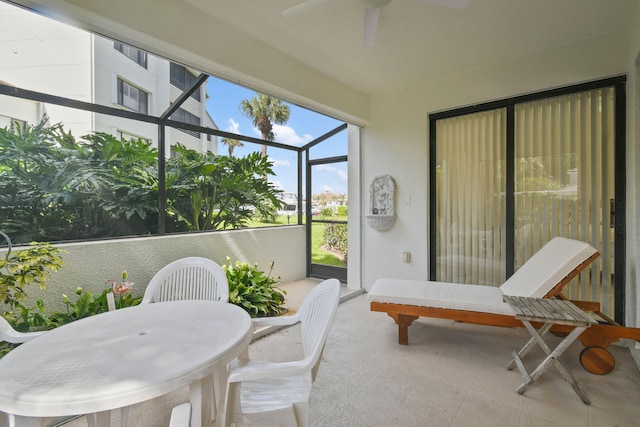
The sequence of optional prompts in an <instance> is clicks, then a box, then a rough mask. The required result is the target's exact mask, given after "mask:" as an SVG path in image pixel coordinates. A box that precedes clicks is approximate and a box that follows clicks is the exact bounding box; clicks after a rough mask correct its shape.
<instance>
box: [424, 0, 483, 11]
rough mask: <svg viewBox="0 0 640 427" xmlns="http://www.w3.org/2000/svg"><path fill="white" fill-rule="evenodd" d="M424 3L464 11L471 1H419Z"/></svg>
mask: <svg viewBox="0 0 640 427" xmlns="http://www.w3.org/2000/svg"><path fill="white" fill-rule="evenodd" d="M420 1H422V2H424V3H431V4H437V5H439V6H447V7H453V8H455V9H464V8H465V7H467V6H468V5H469V3H471V0H420Z"/></svg>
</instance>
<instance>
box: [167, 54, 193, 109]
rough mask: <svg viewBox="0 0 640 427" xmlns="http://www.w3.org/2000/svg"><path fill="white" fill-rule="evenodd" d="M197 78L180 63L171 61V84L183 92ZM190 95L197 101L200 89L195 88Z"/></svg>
mask: <svg viewBox="0 0 640 427" xmlns="http://www.w3.org/2000/svg"><path fill="white" fill-rule="evenodd" d="M197 78H198V76H197V75H195V74H193V73H192V72H191V71H189V70H187V69H186V68H185V67H183V66H182V65H180V64H176V63H175V62H172V63H171V84H172V85H174V86H175V87H177V88H178V89H180V90H181V91H183V92H184V91H185V90H187V89H189V88H190V87H191V86H193V83H194V82H195V81H196V79H197ZM191 97H192V98H193V99H195V100H197V101H200V90H196V91H195V92H194V93H192V94H191Z"/></svg>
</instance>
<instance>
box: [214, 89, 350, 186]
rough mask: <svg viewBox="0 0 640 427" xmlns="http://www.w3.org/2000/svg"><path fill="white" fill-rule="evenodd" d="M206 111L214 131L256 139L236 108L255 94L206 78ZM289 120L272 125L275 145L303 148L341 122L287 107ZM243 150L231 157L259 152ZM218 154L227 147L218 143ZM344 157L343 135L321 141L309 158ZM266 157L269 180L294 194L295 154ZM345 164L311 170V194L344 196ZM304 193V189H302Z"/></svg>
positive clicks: (255, 147)
mask: <svg viewBox="0 0 640 427" xmlns="http://www.w3.org/2000/svg"><path fill="white" fill-rule="evenodd" d="M207 92H208V94H209V99H208V100H207V110H208V112H209V114H210V115H211V117H212V118H213V120H214V121H215V123H216V124H217V125H218V128H219V129H220V130H223V131H227V132H233V133H237V134H241V135H246V136H251V137H254V138H260V137H261V135H260V132H259V131H258V130H257V129H256V128H255V127H254V126H253V123H252V121H251V118H249V117H247V116H245V115H244V113H243V112H242V110H241V109H240V103H241V101H242V100H243V99H251V98H253V97H254V96H256V92H255V91H254V90H251V89H247V88H245V87H242V86H238V85H236V84H233V83H229V82H227V81H225V80H222V79H217V78H214V77H210V78H209V79H208V81H207ZM289 107H290V111H291V113H290V117H289V121H288V122H287V123H286V124H285V125H274V127H273V131H274V134H275V142H280V143H283V144H288V145H292V146H296V147H300V146H303V145H305V144H307V143H308V142H310V141H313V140H314V139H315V138H318V137H320V136H322V135H324V134H325V133H327V132H329V131H331V130H333V129H335V128H336V127H338V126H340V125H341V124H342V123H343V122H341V121H339V120H335V119H333V118H331V117H327V116H324V115H322V114H318V113H315V112H313V111H310V110H307V109H305V108H301V107H298V106H296V105H293V104H289ZM244 144H245V146H244V147H238V148H236V149H235V150H234V152H233V155H234V156H242V155H246V154H247V153H249V152H252V151H260V149H261V146H260V145H256V144H250V143H244ZM218 152H219V153H220V154H227V146H226V145H223V144H220V145H219V147H218ZM346 154H347V132H346V131H343V132H340V133H339V134H338V135H335V136H333V137H332V138H330V139H328V140H326V141H323V142H321V143H320V144H318V145H317V146H316V147H314V148H312V149H311V158H312V159H317V158H325V157H333V156H339V155H346ZM267 155H268V156H269V159H270V160H271V161H272V162H273V164H274V167H273V169H274V172H275V173H276V176H273V177H270V179H271V180H272V181H273V182H274V183H275V184H276V185H278V186H279V187H280V188H281V189H282V190H284V191H286V192H296V191H297V168H298V160H297V157H298V156H297V153H296V152H295V151H289V150H282V149H276V148H272V147H268V148H267ZM346 168H347V165H346V163H337V164H330V165H319V166H315V167H314V169H313V172H312V173H313V188H312V192H313V194H318V193H325V192H331V193H337V194H347V170H346ZM302 190H303V192H304V188H303V189H302Z"/></svg>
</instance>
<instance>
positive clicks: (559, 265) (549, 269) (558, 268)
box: [500, 237, 597, 298]
mask: <svg viewBox="0 0 640 427" xmlns="http://www.w3.org/2000/svg"><path fill="white" fill-rule="evenodd" d="M596 252H597V251H596V250H595V248H594V247H593V246H591V245H590V244H588V243H585V242H581V241H579V240H573V239H567V238H565V237H554V238H553V239H551V240H550V241H549V242H548V243H547V244H546V245H544V246H543V247H542V248H541V249H540V250H539V251H538V252H536V253H535V254H533V256H532V257H531V258H529V260H527V262H525V263H524V265H523V266H522V267H520V268H519V269H518V271H516V272H515V273H514V274H513V276H511V277H510V278H509V279H508V280H507V281H506V282H504V283H503V284H502V286H500V289H502V292H504V294H505V295H512V296H521V297H533V298H543V297H544V296H545V295H547V293H549V291H550V290H551V289H553V287H554V286H555V285H557V284H558V283H560V281H561V280H562V279H564V278H565V277H566V276H567V275H568V274H569V273H571V272H572V271H573V270H574V269H575V268H576V267H578V266H579V265H580V264H581V263H583V262H584V261H585V260H586V259H588V258H589V257H591V256H592V255H593V254H595V253H596Z"/></svg>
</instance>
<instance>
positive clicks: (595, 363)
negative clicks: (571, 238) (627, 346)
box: [370, 252, 640, 374]
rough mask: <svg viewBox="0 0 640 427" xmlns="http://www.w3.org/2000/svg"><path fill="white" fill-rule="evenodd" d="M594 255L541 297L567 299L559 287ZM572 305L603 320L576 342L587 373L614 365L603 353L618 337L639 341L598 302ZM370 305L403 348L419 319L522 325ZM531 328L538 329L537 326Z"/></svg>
mask: <svg viewBox="0 0 640 427" xmlns="http://www.w3.org/2000/svg"><path fill="white" fill-rule="evenodd" d="M598 256H600V253H599V252H596V253H594V254H593V255H592V256H590V257H589V258H587V259H586V260H584V261H583V262H582V263H580V264H579V265H578V266H577V267H576V268H574V269H573V270H572V271H571V272H570V273H569V274H568V275H567V276H565V277H564V278H563V279H562V280H561V281H560V282H559V283H558V284H557V285H555V286H554V287H553V288H552V289H551V290H550V291H549V292H548V293H547V294H546V295H545V296H544V298H560V299H567V298H566V297H565V296H564V295H562V288H563V287H564V286H565V285H566V284H568V283H569V282H570V281H571V280H572V279H573V278H574V277H576V276H577V275H578V274H579V273H580V272H581V271H583V270H584V269H585V268H586V267H587V266H588V265H589V264H591V263H592V262H593V261H594V260H595V259H596V258H597V257H598ZM572 302H573V303H574V304H576V305H577V306H578V307H580V308H581V309H582V310H585V311H590V312H593V313H594V314H596V315H597V316H599V317H600V318H602V319H603V323H598V324H595V325H592V326H591V327H589V328H587V329H586V330H585V331H584V332H583V333H582V334H581V335H580V337H579V340H580V341H581V342H582V344H583V345H584V346H585V349H584V350H583V351H582V352H581V354H580V363H581V364H582V366H583V367H584V368H585V369H586V370H587V371H589V372H591V373H593V374H608V373H609V372H611V371H612V370H613V368H614V366H615V359H614V357H613V355H612V354H611V353H610V352H609V351H608V350H607V348H608V347H609V345H610V344H612V343H614V342H617V341H619V340H620V339H621V338H627V339H634V340H638V341H640V328H630V327H625V326H622V325H620V324H618V323H616V322H615V321H614V320H613V319H611V318H609V317H607V316H606V315H605V314H603V313H602V312H601V311H600V303H598V302H590V301H572ZM370 304H371V306H370V308H371V311H376V312H383V313H387V315H389V316H390V317H391V318H393V319H394V321H395V322H396V324H397V325H398V342H399V344H403V345H408V344H409V326H411V323H413V321H414V320H416V319H418V318H419V317H433V318H438V319H449V320H455V321H457V322H462V323H471V324H477V325H485V326H502V327H511V328H517V327H524V325H523V324H522V322H521V321H520V320H518V319H516V318H515V316H514V315H507V314H498V313H487V312H478V311H470V310H457V309H450V308H439V307H428V306H424V305H410V304H397V303H385V302H378V301H372V302H371V303H370ZM534 326H535V327H537V328H539V327H540V326H541V325H534ZM572 329H573V327H571V326H563V325H556V326H554V327H553V328H552V329H551V331H552V332H553V333H555V334H568V333H570V332H571V330H572Z"/></svg>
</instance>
